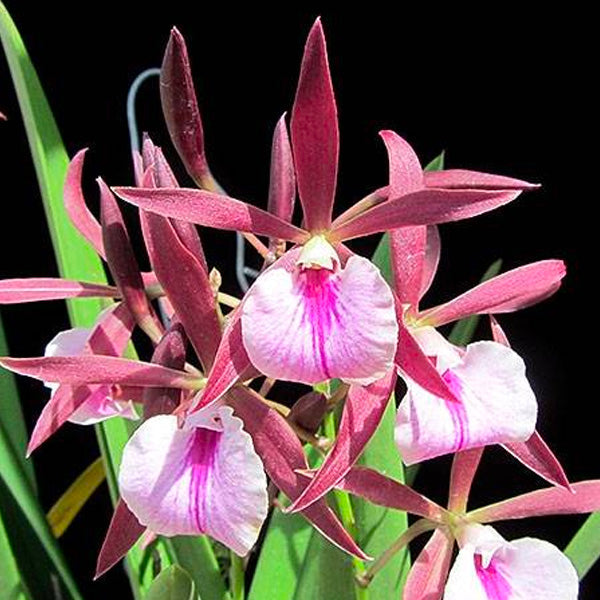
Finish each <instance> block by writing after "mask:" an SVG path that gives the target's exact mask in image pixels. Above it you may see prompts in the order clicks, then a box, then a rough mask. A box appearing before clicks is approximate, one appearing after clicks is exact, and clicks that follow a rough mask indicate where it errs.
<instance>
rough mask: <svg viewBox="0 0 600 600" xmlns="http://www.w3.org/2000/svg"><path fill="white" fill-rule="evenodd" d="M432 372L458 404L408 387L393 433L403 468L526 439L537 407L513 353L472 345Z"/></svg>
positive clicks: (522, 367)
mask: <svg viewBox="0 0 600 600" xmlns="http://www.w3.org/2000/svg"><path fill="white" fill-rule="evenodd" d="M439 357H440V355H438V358H439ZM437 369H438V371H439V372H440V373H442V376H443V378H444V379H445V380H446V382H447V383H448V385H449V387H450V388H451V389H452V390H454V391H455V394H456V396H458V397H459V399H460V402H449V401H447V400H444V399H442V398H439V397H436V396H434V395H433V394H431V393H429V392H427V391H426V390H424V389H423V388H421V387H420V386H418V385H416V384H414V383H413V382H412V381H411V380H410V379H409V380H408V381H407V386H408V391H407V394H406V396H405V397H404V399H403V400H402V402H401V404H400V408H399V410H398V417H397V421H396V433H395V436H396V443H397V444H398V447H399V449H400V453H401V455H402V458H403V460H404V462H406V464H414V463H416V462H420V461H422V460H427V459H429V458H433V457H435V456H440V455H443V454H449V453H451V452H457V451H460V450H466V449H468V448H476V447H479V446H485V445H488V444H501V443H506V442H515V441H525V440H526V439H528V438H529V437H530V436H531V434H532V433H533V431H534V429H535V422H536V418H537V402H536V399H535V395H534V393H533V391H532V389H531V386H530V385H529V382H528V381H527V378H526V376H525V364H524V363H523V360H522V359H521V358H520V357H519V356H518V354H516V352H514V351H512V350H510V349H509V348H506V347H504V346H501V345H500V344H497V343H495V342H476V343H475V344H471V345H470V346H468V347H467V351H466V353H465V355H464V356H463V357H461V358H460V359H459V362H457V363H456V364H454V365H452V364H444V361H443V360H438V364H437Z"/></svg>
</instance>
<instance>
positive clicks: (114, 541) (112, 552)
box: [94, 500, 146, 579]
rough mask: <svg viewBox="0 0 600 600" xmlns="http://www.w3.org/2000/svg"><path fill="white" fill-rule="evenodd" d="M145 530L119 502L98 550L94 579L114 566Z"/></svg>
mask: <svg viewBox="0 0 600 600" xmlns="http://www.w3.org/2000/svg"><path fill="white" fill-rule="evenodd" d="M145 530H146V528H145V527H144V526H143V525H141V524H140V523H139V521H138V520H137V518H136V516H135V515H134V514H133V513H132V512H131V511H130V510H129V508H127V505H126V504H125V502H123V500H119V502H118V503H117V506H116V507H115V512H114V513H113V516H112V519H111V521H110V525H109V526H108V531H107V532H106V537H105V538H104V542H103V543H102V548H101V549H100V554H99V556H98V562H97V563H96V574H95V575H94V579H98V577H100V576H101V575H104V573H106V571H108V570H109V569H111V568H112V567H113V566H114V565H116V564H117V563H118V562H119V561H120V560H121V559H122V558H123V557H124V556H125V555H126V554H127V552H129V550H130V549H131V547H132V546H133V545H134V544H135V543H136V542H137V541H138V540H139V538H140V536H141V535H142V533H144V531H145Z"/></svg>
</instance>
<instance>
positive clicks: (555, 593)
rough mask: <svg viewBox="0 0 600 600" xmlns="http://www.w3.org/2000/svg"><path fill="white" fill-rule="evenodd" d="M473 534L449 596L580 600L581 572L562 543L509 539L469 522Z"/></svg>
mask: <svg viewBox="0 0 600 600" xmlns="http://www.w3.org/2000/svg"><path fill="white" fill-rule="evenodd" d="M469 530H475V531H469ZM467 533H468V534H469V535H467V536H465V537H466V542H465V543H464V544H463V546H462V548H461V550H460V552H459V553H458V556H457V558H456V561H455V563H454V566H453V567H452V570H451V571H450V575H449V576H448V583H447V585H446V591H445V594H444V600H516V599H517V598H519V599H520V598H523V599H527V600H577V596H578V590H579V583H578V579H577V573H576V571H575V568H574V567H573V565H572V564H571V563H570V561H569V559H568V558H567V557H566V556H565V555H564V554H563V553H562V552H561V551H560V550H559V549H558V548H556V546H553V545H552V544H550V543H548V542H545V541H543V540H537V539H533V538H523V539H520V540H515V541H513V542H507V541H505V540H503V539H502V537H501V536H499V535H498V534H497V533H496V532H495V531H494V530H493V529H492V528H491V527H482V526H481V525H471V526H467ZM469 538H473V539H469Z"/></svg>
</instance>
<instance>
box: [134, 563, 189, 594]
mask: <svg viewBox="0 0 600 600" xmlns="http://www.w3.org/2000/svg"><path fill="white" fill-rule="evenodd" d="M144 600H200V597H199V596H198V594H197V593H196V586H195V585H194V582H193V580H192V578H191V577H190V576H189V574H188V573H187V572H186V571H184V570H183V569H182V568H181V567H179V566H177V565H171V566H170V567H169V568H168V569H165V570H164V571H163V572H162V573H161V574H160V575H159V576H158V577H157V578H156V579H155V580H154V582H153V583H152V585H151V586H150V588H149V589H148V593H147V594H146V595H145V596H144Z"/></svg>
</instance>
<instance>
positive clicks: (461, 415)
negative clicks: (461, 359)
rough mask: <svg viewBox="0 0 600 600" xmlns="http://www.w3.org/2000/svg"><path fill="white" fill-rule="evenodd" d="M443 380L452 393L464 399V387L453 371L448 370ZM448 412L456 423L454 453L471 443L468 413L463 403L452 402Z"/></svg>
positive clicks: (443, 374) (444, 373)
mask: <svg viewBox="0 0 600 600" xmlns="http://www.w3.org/2000/svg"><path fill="white" fill-rule="evenodd" d="M442 379H443V380H444V382H445V383H446V385H447V386H448V387H449V388H450V391H451V392H452V393H453V394H454V395H455V396H456V397H457V398H462V397H463V393H464V392H463V385H462V381H461V380H460V378H459V377H458V376H457V375H456V374H455V373H454V372H453V371H452V369H446V371H444V372H443V373H442ZM446 406H447V408H448V412H449V413H450V416H451V417H452V422H453V423H454V432H455V440H454V451H459V450H462V449H463V448H464V447H465V446H466V445H467V444H468V442H469V440H468V428H467V413H466V410H465V406H464V404H463V403H462V402H450V401H446Z"/></svg>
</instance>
